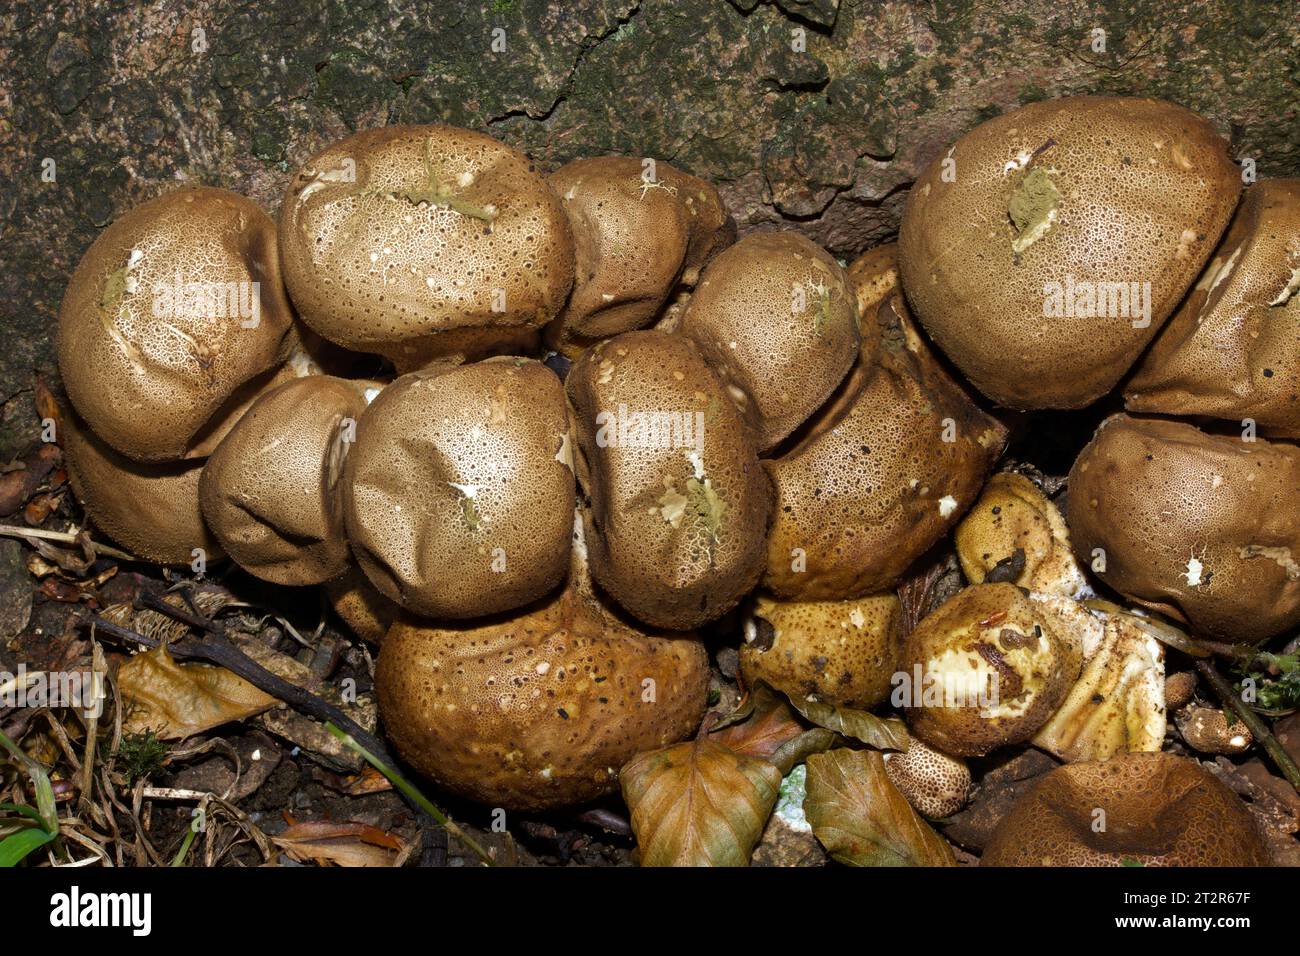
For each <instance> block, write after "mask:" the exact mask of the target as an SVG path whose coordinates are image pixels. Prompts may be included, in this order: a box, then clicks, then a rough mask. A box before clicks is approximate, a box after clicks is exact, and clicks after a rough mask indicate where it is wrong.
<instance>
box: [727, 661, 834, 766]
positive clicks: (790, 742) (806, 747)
mask: <svg viewBox="0 0 1300 956" xmlns="http://www.w3.org/2000/svg"><path fill="white" fill-rule="evenodd" d="M709 739H710V740H712V741H713V742H714V743H719V744H722V745H723V746H725V747H728V748H730V749H731V750H734V751H735V752H736V753H738V754H741V755H742V756H745V757H756V758H757V759H759V760H766V761H767V762H768V763H772V764H775V765H776V766H777V767H778V768H779V769H780V771H781V773H782V775H785V774H787V773H789V772H790V770H791V769H792V768H793V767H794V765H795V764H797V763H800V762H801V761H802V760H803V759H804V758H805V757H807V756H808V755H809V754H812V753H819V752H820V751H823V750H826V749H827V748H828V747H830V746H831V745H832V744H833V743H835V741H836V740H838V739H839V737H838V735H837V734H835V733H834V732H833V731H830V730H827V729H826V728H825V727H813V728H809V727H807V726H805V725H804V724H803V723H801V722H800V721H799V718H798V717H796V716H795V712H794V708H792V707H791V706H790V704H789V703H788V702H787V701H786V699H785V698H784V697H783V696H781V695H780V694H778V693H777V692H776V691H774V690H772V688H770V687H769V686H768V685H767V684H765V683H763V682H762V681H759V682H758V683H756V684H755V685H754V687H753V688H752V689H751V690H750V693H749V697H747V698H746V699H745V702H744V703H743V704H742V705H741V706H740V707H738V708H737V709H736V713H734V714H732V715H731V717H728V718H727V722H726V724H725V726H724V727H722V728H721V729H719V730H716V731H714V732H713V733H712V734H710V736H709Z"/></svg>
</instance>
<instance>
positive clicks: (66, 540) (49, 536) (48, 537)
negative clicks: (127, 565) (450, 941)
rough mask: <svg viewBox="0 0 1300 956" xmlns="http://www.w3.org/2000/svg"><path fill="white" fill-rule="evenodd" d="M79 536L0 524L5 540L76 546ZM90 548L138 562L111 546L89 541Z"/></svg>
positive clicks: (105, 555) (0, 534)
mask: <svg viewBox="0 0 1300 956" xmlns="http://www.w3.org/2000/svg"><path fill="white" fill-rule="evenodd" d="M81 534H82V533H81V532H80V531H46V530H45V529H44V528H24V527H23V526H22V525H16V524H0V536H2V537H6V538H41V539H42V540H45V541H58V542H60V543H62V544H77V543H79V541H80V540H81ZM87 540H88V539H87ZM90 546H91V547H92V548H94V549H95V554H97V555H102V556H103V557H107V558H117V559H118V560H119V561H139V560H140V559H139V558H137V557H136V556H135V555H134V554H131V553H130V552H128V551H119V550H118V549H117V548H114V547H112V546H111V545H107V544H100V543H99V542H97V541H91V542H90Z"/></svg>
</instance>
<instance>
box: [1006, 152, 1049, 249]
mask: <svg viewBox="0 0 1300 956" xmlns="http://www.w3.org/2000/svg"><path fill="white" fill-rule="evenodd" d="M1060 202H1061V193H1060V191H1059V190H1058V189H1057V188H1056V184H1055V183H1053V182H1052V179H1051V176H1050V175H1049V174H1048V171H1047V170H1046V169H1044V168H1043V167H1042V166H1035V167H1034V168H1033V169H1031V170H1030V171H1029V172H1028V173H1026V174H1025V177H1024V179H1022V180H1021V181H1020V185H1019V186H1017V187H1016V188H1015V190H1014V191H1013V192H1012V193H1011V201H1010V202H1009V203H1007V213H1008V214H1009V215H1010V216H1011V224H1012V225H1013V226H1015V228H1016V235H1015V237H1014V238H1013V239H1012V240H1011V249H1012V251H1013V252H1016V253H1021V252H1024V251H1025V250H1026V249H1028V248H1029V247H1030V246H1032V245H1033V244H1034V243H1035V242H1037V241H1038V240H1039V239H1041V238H1042V237H1043V236H1044V235H1046V234H1047V232H1048V230H1049V229H1051V228H1052V225H1053V224H1054V223H1055V222H1056V215H1057V207H1058V206H1059V205H1060Z"/></svg>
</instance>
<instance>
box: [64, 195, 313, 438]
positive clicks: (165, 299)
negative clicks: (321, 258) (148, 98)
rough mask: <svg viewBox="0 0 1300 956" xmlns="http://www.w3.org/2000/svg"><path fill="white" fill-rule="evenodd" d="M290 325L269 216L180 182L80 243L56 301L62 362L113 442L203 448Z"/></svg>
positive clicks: (270, 360) (280, 357) (280, 358)
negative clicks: (88, 243) (88, 242)
mask: <svg viewBox="0 0 1300 956" xmlns="http://www.w3.org/2000/svg"><path fill="white" fill-rule="evenodd" d="M292 325H293V310H292V307H291V306H290V304H289V299H288V296H287V295H286V294H285V290H284V286H283V283H282V281H281V278H280V260H279V256H278V255H277V253H276V240H275V223H274V222H272V221H271V217H270V216H268V215H267V214H266V213H265V212H263V211H262V210H261V208H260V207H259V206H258V205H257V204H256V203H254V202H253V201H252V200H251V199H247V198H245V197H243V196H240V195H238V194H236V193H232V192H229V191H227V190H224V189H212V188H208V187H198V188H194V187H187V188H182V189H177V190H174V191H172V192H169V193H164V194H163V195H162V196H159V197H158V198H156V199H153V200H150V201H149V202H146V203H144V204H142V205H140V206H137V207H136V208H135V209H132V210H131V211H130V212H128V213H126V214H125V215H124V216H122V217H121V218H119V219H118V220H116V221H115V222H114V223H113V224H112V225H111V226H109V227H108V228H107V229H105V230H104V231H103V233H101V234H100V235H99V237H98V238H97V239H96V240H95V241H94V242H93V243H92V244H91V246H90V248H89V249H88V250H87V251H86V254H85V255H84V256H83V257H82V259H81V262H80V263H78V265H77V268H76V270H75V271H74V272H73V274H72V278H71V280H70V281H69V282H68V289H67V292H66V293H65V294H64V296H63V304H62V307H61V308H60V311H59V331H58V339H57V350H58V356H59V371H60V373H61V374H62V377H63V384H64V388H65V389H66V390H67V393H68V398H69V399H71V401H72V405H73V407H74V408H76V410H77V413H78V414H79V415H81V417H82V419H83V420H84V421H85V422H86V424H87V425H89V426H90V428H91V429H92V430H93V431H94V432H95V434H96V435H98V436H99V438H100V439H102V440H103V441H104V442H105V443H106V444H107V445H108V446H109V447H111V448H113V449H114V450H115V451H117V452H118V453H119V454H122V455H125V456H127V457H128V458H132V459H135V460H136V461H146V462H160V461H174V460H177V459H181V458H195V457H199V458H201V457H203V456H204V455H206V453H207V449H206V448H200V447H198V446H199V444H200V442H201V440H202V437H203V433H204V432H205V430H210V429H211V428H212V427H214V419H219V418H220V417H221V413H222V412H223V410H224V411H228V409H227V408H226V406H228V404H230V403H238V401H239V400H240V398H239V395H237V393H240V392H241V389H244V386H245V385H246V384H247V383H249V382H250V381H251V380H253V379H255V378H257V377H258V376H261V375H263V373H269V372H270V371H271V370H272V369H274V368H276V367H277V366H279V365H280V364H281V363H283V362H284V361H285V359H286V358H287V357H288V354H289V350H290V347H291V345H292V344H293V341H294V337H293V336H291V334H290V332H291V328H292ZM244 393H245V397H246V393H247V390H246V389H244Z"/></svg>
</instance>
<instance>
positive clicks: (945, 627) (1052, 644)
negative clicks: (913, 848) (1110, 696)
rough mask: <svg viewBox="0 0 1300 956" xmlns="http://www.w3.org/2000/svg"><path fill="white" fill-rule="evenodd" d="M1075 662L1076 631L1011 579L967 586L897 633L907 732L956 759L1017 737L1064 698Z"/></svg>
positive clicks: (1027, 733) (1034, 726)
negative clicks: (901, 635) (902, 637)
mask: <svg viewBox="0 0 1300 956" xmlns="http://www.w3.org/2000/svg"><path fill="white" fill-rule="evenodd" d="M1071 603H1073V602H1071ZM1081 664H1082V657H1081V647H1080V642H1079V639H1078V637H1077V636H1076V635H1075V634H1074V633H1073V629H1072V627H1069V626H1067V625H1066V624H1065V622H1064V621H1063V619H1062V618H1061V617H1060V616H1058V615H1057V614H1055V613H1053V611H1052V610H1051V609H1050V608H1044V606H1043V605H1042V604H1041V603H1038V602H1035V601H1034V600H1032V599H1031V598H1030V597H1029V596H1028V595H1027V594H1026V593H1025V592H1024V591H1022V590H1021V589H1020V588H1017V587H1015V586H1014V585H1011V584H976V585H973V586H971V587H968V588H966V589H965V590H963V591H960V592H958V593H957V594H956V595H955V596H953V597H952V598H950V599H949V600H948V601H947V602H946V603H945V604H943V605H941V606H940V607H939V608H938V609H937V610H936V611H933V612H932V613H930V614H929V615H927V616H926V617H925V618H923V619H922V620H921V622H920V623H919V624H917V626H916V628H915V629H914V630H913V631H912V633H911V634H910V635H909V636H908V638H907V642H906V644H905V645H904V650H903V667H902V668H901V674H902V676H903V677H904V678H905V679H906V682H907V685H908V686H907V687H906V690H907V691H908V693H907V694H906V695H905V697H904V699H903V703H904V705H905V707H906V709H907V723H908V728H909V729H910V730H911V732H912V733H913V734H914V735H915V736H917V737H919V738H920V739H921V740H922V741H924V742H925V743H927V744H929V745H930V746H932V747H935V748H937V749H938V750H941V751H943V752H944V753H946V754H951V755H953V756H958V757H970V756H978V755H982V754H986V753H988V752H989V751H990V750H994V749H995V748H997V747H1002V746H1007V745H1009V744H1017V743H1023V742H1024V741H1026V740H1028V739H1029V738H1030V737H1032V736H1033V735H1034V733H1035V732H1036V731H1037V730H1038V729H1039V728H1040V727H1041V726H1042V725H1043V724H1044V723H1046V722H1047V719H1048V718H1049V717H1051V715H1052V713H1053V712H1054V711H1055V710H1056V708H1057V707H1058V706H1059V705H1060V704H1061V702H1062V701H1063V700H1064V699H1065V696H1066V694H1067V693H1068V692H1069V690H1070V687H1071V686H1072V685H1073V684H1074V682H1075V680H1076V679H1077V678H1078V676H1079V670H1080V667H1081ZM897 693H898V690H897V689H896V690H895V694H897Z"/></svg>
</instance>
